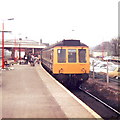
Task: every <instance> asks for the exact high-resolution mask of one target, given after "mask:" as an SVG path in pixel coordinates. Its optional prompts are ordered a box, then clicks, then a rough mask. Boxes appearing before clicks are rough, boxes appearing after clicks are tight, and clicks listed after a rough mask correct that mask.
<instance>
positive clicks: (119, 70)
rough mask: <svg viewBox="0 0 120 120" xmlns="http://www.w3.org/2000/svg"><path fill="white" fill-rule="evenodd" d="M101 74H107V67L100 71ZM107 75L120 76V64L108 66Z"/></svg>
mask: <svg viewBox="0 0 120 120" xmlns="http://www.w3.org/2000/svg"><path fill="white" fill-rule="evenodd" d="M101 74H105V75H106V74H107V68H106V70H105V71H102V72H101ZM108 76H109V77H111V78H116V79H118V78H120V65H112V66H109V67H108Z"/></svg>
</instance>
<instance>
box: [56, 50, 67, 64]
mask: <svg viewBox="0 0 120 120" xmlns="http://www.w3.org/2000/svg"><path fill="white" fill-rule="evenodd" d="M57 54H58V63H65V62H66V49H58V50H57Z"/></svg>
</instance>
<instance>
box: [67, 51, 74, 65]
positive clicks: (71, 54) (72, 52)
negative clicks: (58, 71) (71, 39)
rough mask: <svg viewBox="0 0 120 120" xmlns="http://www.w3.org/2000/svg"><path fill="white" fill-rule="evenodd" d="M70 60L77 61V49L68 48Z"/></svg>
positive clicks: (71, 61) (70, 61)
mask: <svg viewBox="0 0 120 120" xmlns="http://www.w3.org/2000/svg"><path fill="white" fill-rule="evenodd" d="M68 62H69V63H75V62H76V49H68Z"/></svg>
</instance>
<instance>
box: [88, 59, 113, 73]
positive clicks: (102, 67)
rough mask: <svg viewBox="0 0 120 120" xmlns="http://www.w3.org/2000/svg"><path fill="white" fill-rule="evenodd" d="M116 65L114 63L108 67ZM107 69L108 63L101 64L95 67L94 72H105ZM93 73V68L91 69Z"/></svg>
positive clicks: (110, 63)
mask: <svg viewBox="0 0 120 120" xmlns="http://www.w3.org/2000/svg"><path fill="white" fill-rule="evenodd" d="M111 65H114V63H112V62H108V66H111ZM106 69H107V62H102V61H101V62H99V63H98V64H97V65H94V72H97V73H99V72H103V71H106ZM90 70H91V71H93V67H92V68H90Z"/></svg>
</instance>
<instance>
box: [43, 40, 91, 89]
mask: <svg viewBox="0 0 120 120" xmlns="http://www.w3.org/2000/svg"><path fill="white" fill-rule="evenodd" d="M41 63H42V65H43V66H45V67H46V69H47V70H48V71H49V72H51V73H52V74H53V75H54V76H55V77H56V78H57V79H58V80H59V81H60V82H61V83H63V84H64V85H65V86H66V87H72V88H78V87H79V85H80V84H81V83H83V82H84V81H86V80H88V78H89V70H90V62H89V48H88V46H87V45H85V44H83V43H81V42H80V40H63V41H61V42H58V43H56V44H54V45H52V46H50V47H48V48H45V49H43V50H42V58H41Z"/></svg>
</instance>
